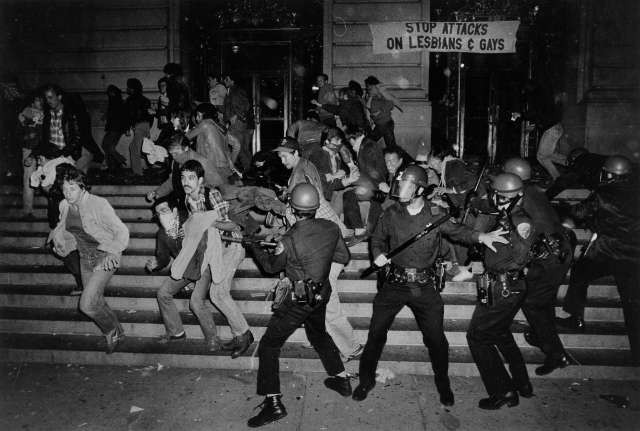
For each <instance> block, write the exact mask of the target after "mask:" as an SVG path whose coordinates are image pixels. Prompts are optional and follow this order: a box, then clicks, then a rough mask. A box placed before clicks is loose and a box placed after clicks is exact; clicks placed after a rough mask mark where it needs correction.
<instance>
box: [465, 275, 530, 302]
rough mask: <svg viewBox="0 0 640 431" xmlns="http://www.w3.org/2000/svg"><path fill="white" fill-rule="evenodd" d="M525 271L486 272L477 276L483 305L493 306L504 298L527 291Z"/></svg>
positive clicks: (477, 287) (477, 285) (479, 300)
mask: <svg viewBox="0 0 640 431" xmlns="http://www.w3.org/2000/svg"><path fill="white" fill-rule="evenodd" d="M523 280H524V273H523V272H522V271H507V272H502V273H484V274H482V275H479V276H478V277H477V278H476V292H477V296H478V302H479V303H480V304H481V305H484V306H487V307H491V306H493V305H494V304H496V303H497V302H498V301H500V300H502V299H507V298H509V297H511V296H512V295H518V294H520V293H522V292H524V291H525V288H526V285H525V283H524V281H523Z"/></svg>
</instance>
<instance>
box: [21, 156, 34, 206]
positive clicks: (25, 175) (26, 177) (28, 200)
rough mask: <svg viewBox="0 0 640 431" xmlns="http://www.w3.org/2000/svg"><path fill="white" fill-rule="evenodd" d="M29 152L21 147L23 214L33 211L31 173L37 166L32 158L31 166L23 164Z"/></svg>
mask: <svg viewBox="0 0 640 431" xmlns="http://www.w3.org/2000/svg"><path fill="white" fill-rule="evenodd" d="M30 154H31V150H30V149H28V148H23V149H22V211H24V213H25V214H30V213H32V212H33V188H31V184H30V183H31V174H33V173H34V172H35V171H36V169H37V167H36V161H35V160H33V161H32V163H31V166H28V167H27V166H25V165H24V161H25V159H26V158H27V157H28V156H29V155H30Z"/></svg>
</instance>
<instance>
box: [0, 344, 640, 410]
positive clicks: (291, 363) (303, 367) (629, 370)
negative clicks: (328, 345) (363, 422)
mask: <svg viewBox="0 0 640 431" xmlns="http://www.w3.org/2000/svg"><path fill="white" fill-rule="evenodd" d="M0 362H5V363H8V362H31V363H56V364H70V363H73V364H84V365H120V366H149V365H152V366H154V367H157V366H158V364H161V365H162V366H164V367H174V368H201V369H202V368H214V369H227V370H239V371H246V372H252V371H256V370H257V369H258V359H256V358H252V357H240V358H237V359H231V358H230V357H228V356H199V355H179V354H161V353H144V354H143V353H120V352H115V353H113V354H111V355H105V354H104V352H98V351H74V350H37V349H14V348H7V349H3V355H0ZM358 366H359V361H352V362H349V363H347V364H346V366H345V368H346V369H347V372H349V373H352V374H353V373H357V371H358ZM537 366H538V365H536V364H527V370H528V372H529V376H530V377H531V378H532V379H533V380H534V381H533V384H534V391H535V380H536V379H538V378H545V379H554V380H555V379H565V380H566V379H571V380H574V381H575V380H584V381H587V380H590V379H593V380H595V379H606V380H619V381H640V372H638V368H637V367H630V366H608V365H586V366H585V365H581V366H569V367H566V368H563V369H559V370H556V371H554V372H553V373H551V374H549V375H546V376H544V377H539V376H536V374H535V368H536V367H537ZM378 368H379V369H383V368H387V369H390V370H392V371H393V372H394V373H396V374H415V375H433V371H432V370H431V367H430V366H429V363H428V362H408V361H407V362H400V361H380V362H379V363H378ZM280 370H281V371H283V372H294V373H295V372H298V373H305V372H317V373H323V374H324V373H325V371H324V368H323V367H322V363H321V361H320V360H319V359H299V358H286V357H281V358H280ZM449 375H450V376H456V377H479V373H478V369H477V367H476V366H475V364H473V363H459V362H451V363H449ZM286 397H287V395H286V394H285V398H286Z"/></svg>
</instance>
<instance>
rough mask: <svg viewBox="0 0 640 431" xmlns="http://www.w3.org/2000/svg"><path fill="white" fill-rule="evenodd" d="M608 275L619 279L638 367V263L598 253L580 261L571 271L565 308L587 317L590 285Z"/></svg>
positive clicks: (625, 316)
mask: <svg viewBox="0 0 640 431" xmlns="http://www.w3.org/2000/svg"><path fill="white" fill-rule="evenodd" d="M605 275H613V277H614V279H615V282H616V285H617V287H618V294H619V295H620V301H621V302H622V311H623V313H624V323H625V326H626V328H627V334H628V336H629V345H630V346H631V355H632V360H633V363H634V365H640V286H639V285H640V267H639V266H638V263H637V262H633V261H630V260H620V259H612V258H610V257H608V256H605V255H603V254H600V253H597V252H596V253H593V254H591V253H590V254H589V255H588V256H587V257H585V258H583V259H580V260H579V261H577V262H576V263H575V264H574V265H573V268H572V269H571V278H570V280H569V288H568V289H567V294H566V296H565V298H564V306H563V309H564V310H565V311H566V312H567V313H570V314H572V315H575V316H584V308H585V306H586V304H587V290H588V288H589V283H590V282H591V281H593V280H595V279H597V278H600V277H603V276H605Z"/></svg>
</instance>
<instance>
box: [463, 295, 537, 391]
mask: <svg viewBox="0 0 640 431" xmlns="http://www.w3.org/2000/svg"><path fill="white" fill-rule="evenodd" d="M498 296H499V295H498ZM523 300H524V296H523V294H522V293H517V294H511V295H510V296H509V297H508V298H503V297H501V296H499V298H498V299H496V300H495V302H494V304H493V305H492V306H490V307H487V306H485V305H480V304H478V305H476V308H475V310H474V311H473V315H472V316H471V321H470V322H469V329H468V330H467V341H468V343H469V350H471V355H472V356H473V360H474V361H475V363H476V366H477V367H478V371H480V377H481V378H482V382H483V383H484V387H485V388H486V390H487V393H488V394H489V396H494V395H496V396H497V395H504V394H506V393H507V392H509V391H513V390H515V389H517V388H521V387H523V386H525V385H526V384H528V383H529V374H528V373H527V367H526V366H525V363H524V358H523V357H522V353H521V352H520V349H519V348H518V345H517V344H516V341H515V340H514V338H513V334H512V333H511V323H512V322H513V318H514V317H515V315H516V313H517V312H518V309H519V308H520V304H521V303H522V301H523ZM501 354H502V356H500V355H501ZM502 358H504V360H505V361H506V362H507V363H508V364H509V371H510V372H511V375H509V373H508V372H507V370H506V369H505V367H504V365H503V363H502Z"/></svg>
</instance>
